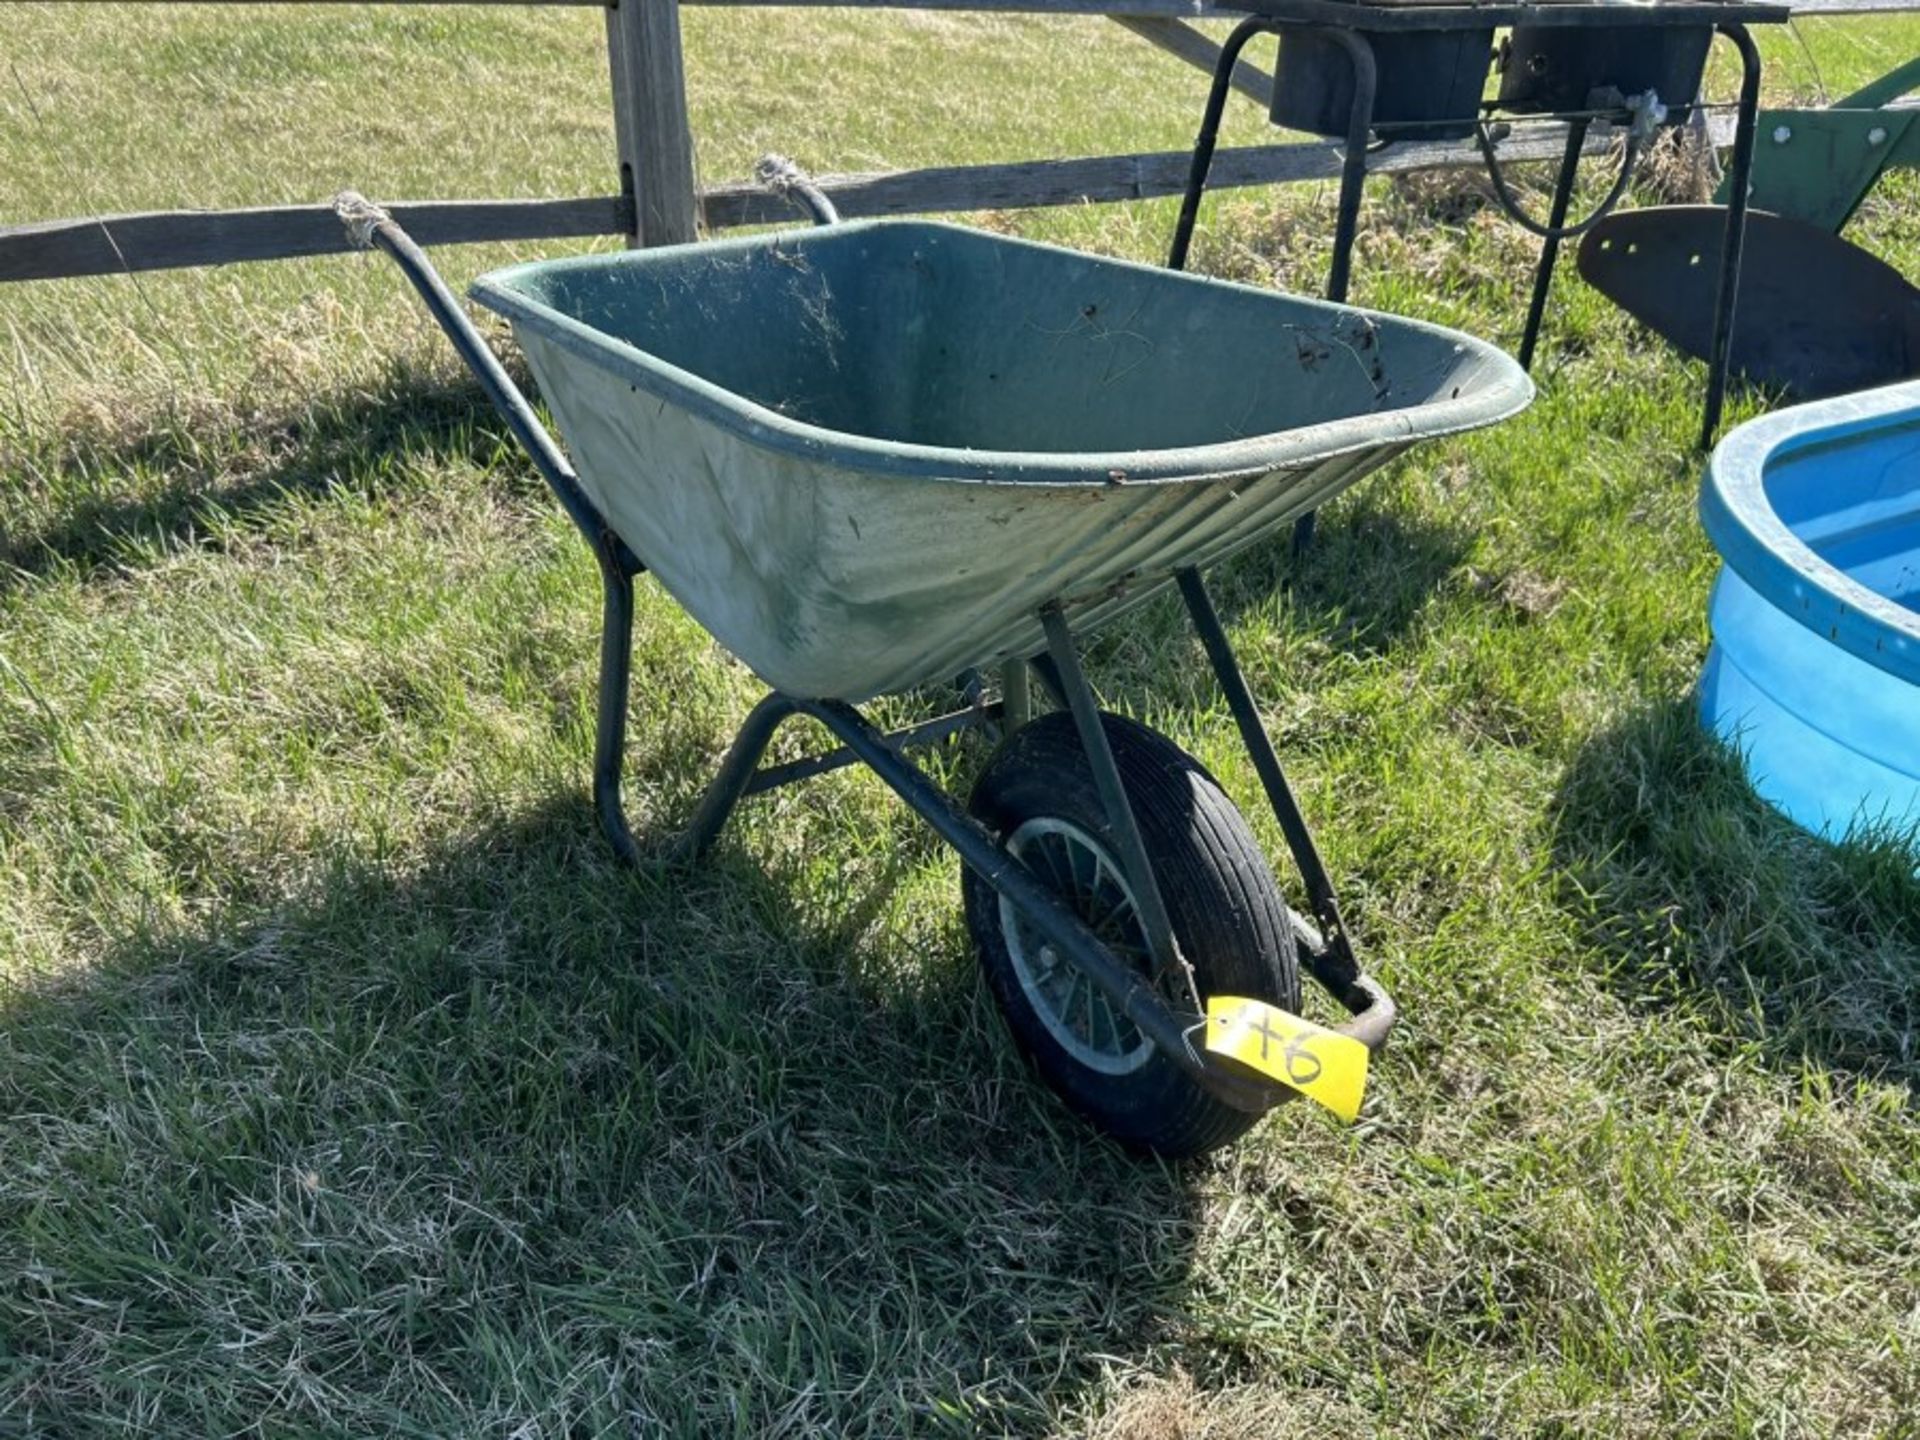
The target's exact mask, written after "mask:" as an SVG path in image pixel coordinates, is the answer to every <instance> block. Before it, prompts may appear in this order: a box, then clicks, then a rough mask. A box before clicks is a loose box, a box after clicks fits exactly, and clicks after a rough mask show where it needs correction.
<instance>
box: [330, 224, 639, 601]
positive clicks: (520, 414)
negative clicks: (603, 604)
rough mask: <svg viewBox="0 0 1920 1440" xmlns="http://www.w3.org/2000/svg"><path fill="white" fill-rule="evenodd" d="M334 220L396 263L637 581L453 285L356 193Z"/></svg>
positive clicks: (572, 513)
mask: <svg viewBox="0 0 1920 1440" xmlns="http://www.w3.org/2000/svg"><path fill="white" fill-rule="evenodd" d="M333 212H334V214H336V215H338V216H339V217H340V223H341V224H342V225H344V226H346V229H347V236H348V238H349V239H351V240H352V241H353V244H354V246H355V248H357V249H361V250H369V249H380V250H384V251H386V253H387V254H389V255H391V256H392V257H393V259H394V262H395V263H396V264H398V265H399V267H400V270H401V273H403V274H404V275H405V276H406V277H407V280H408V281H409V282H410V283H411V284H412V286H413V288H414V289H415V290H417V291H418V292H419V293H420V298H421V299H422V300H423V301H425V302H426V306H427V309H428V311H429V312H431V314H432V315H433V318H434V320H435V321H436V322H437V323H438V324H439V326H440V328H441V329H442V330H443V331H445V332H446V336H447V339H448V340H450V341H452V342H453V348H454V349H455V350H457V351H458V352H459V353H460V358H461V359H462V360H464V361H465V362H466V364H467V368H468V369H469V370H471V371H472V372H473V375H474V378H475V379H476V380H478V381H479V382H480V388H481V389H482V390H484V391H485V392H486V395H487V399H488V400H490V401H492V402H493V407H494V409H496V410H498V411H499V412H500V414H501V416H502V418H504V419H505V420H506V422H507V425H508V427H509V428H510V429H512V431H513V434H514V438H515V439H516V440H518V441H519V442H520V444H521V445H522V446H523V447H524V448H525V450H526V452H527V454H528V455H529V456H530V457H531V458H532V460H533V463H534V466H535V468H537V469H538V470H539V471H540V474H541V476H542V477H543V478H544V479H545V480H546V482H547V484H548V485H550V486H551V487H552V488H553V493H554V494H555V495H556V496H557V497H558V498H559V501H560V504H561V506H562V507H563V508H564V509H565V510H566V512H567V516H568V518H569V519H571V520H572V521H573V523H574V524H575V525H576V526H577V527H578V528H579V530H580V533H581V534H582V535H584V536H586V538H587V543H588V544H589V545H591V546H593V548H594V550H595V551H596V552H597V553H599V554H601V555H602V556H603V558H604V559H605V560H607V561H608V562H609V563H614V564H618V565H620V566H621V568H623V569H624V570H625V571H626V572H627V573H628V574H635V573H638V571H639V570H640V568H641V566H640V562H639V560H638V559H637V558H635V557H634V555H633V553H632V552H631V551H630V550H628V549H627V546H626V544H625V542H623V541H622V540H621V539H620V537H619V536H617V535H615V534H614V533H613V531H612V530H611V529H610V528H609V527H608V525H607V523H606V521H605V520H604V519H602V517H601V515H600V512H599V510H598V509H597V508H596V507H595V506H594V503H593V501H592V500H590V499H588V498H587V493H586V491H584V490H582V489H581V488H580V477H579V476H578V475H576V474H574V471H573V467H572V466H571V465H569V464H568V463H567V457H566V456H564V455H562V454H561V453H560V447H559V445H557V444H556V443H555V442H554V438H553V436H552V435H550V434H548V433H547V428H546V426H544V425H542V424H541V423H540V418H539V416H537V415H535V414H534V412H533V404H532V402H531V401H529V400H528V399H527V397H526V395H525V394H524V393H523V392H522V391H521V389H520V387H519V386H518V385H516V384H514V383H513V377H512V376H510V375H508V374H507V372H506V368H505V367H504V366H502V365H501V363H500V361H499V360H498V359H497V358H496V357H495V356H494V353H493V351H492V349H490V348H489V347H488V345H487V342H486V340H485V339H484V338H483V337H482V336H481V334H480V332H479V331H478V330H476V329H475V328H474V325H473V322H472V321H471V320H469V319H468V318H467V313H466V311H465V310H464V309H462V308H461V305H460V301H459V300H458V299H457V298H456V297H455V296H454V293H453V292H452V291H451V290H449V289H447V286H446V282H445V281H444V280H442V279H441V278H440V275H439V273H438V272H437V271H436V270H435V269H434V268H433V263H432V262H431V261H430V260H428V259H427V257H426V255H425V253H424V252H423V251H422V250H421V249H420V247H419V246H418V245H416V244H414V243H413V240H412V238H411V237H410V236H408V234H407V232H406V231H404V230H402V229H401V228H400V226H399V224H398V223H397V222H396V221H395V220H394V218H393V217H392V216H391V215H389V214H388V213H387V212H386V211H385V210H383V209H381V208H380V207H379V206H378V205H375V204H374V203H373V202H372V201H370V200H368V199H366V198H365V197H364V196H362V195H360V194H359V193H358V192H357V191H353V190H343V191H341V192H340V193H339V194H338V195H336V196H334V197H333Z"/></svg>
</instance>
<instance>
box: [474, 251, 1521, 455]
mask: <svg viewBox="0 0 1920 1440" xmlns="http://www.w3.org/2000/svg"><path fill="white" fill-rule="evenodd" d="M880 229H894V230H899V229H917V230H924V231H929V232H934V233H946V234H955V235H963V236H966V237H968V239H969V240H975V241H977V240H979V239H982V238H990V239H991V241H992V243H994V244H996V245H1009V246H1018V247H1020V248H1023V249H1028V250H1043V251H1048V252H1051V253H1054V254H1062V253H1065V254H1071V255H1074V256H1075V257H1076V258H1079V259H1082V260H1089V259H1095V260H1098V261H1099V262H1100V263H1101V264H1103V265H1111V266H1116V267H1119V268H1122V269H1128V270H1138V271H1144V272H1147V273H1150V274H1154V275H1160V276H1166V275H1179V276H1180V277H1181V279H1182V281H1183V282H1184V283H1189V284H1193V285H1206V286H1211V287H1214V288H1216V289H1224V290H1232V291H1236V292H1240V293H1243V294H1247V295H1258V296H1260V297H1262V298H1263V299H1273V298H1282V299H1285V300H1286V301H1288V302H1289V303H1290V304H1294V305H1298V306H1300V307H1302V308H1303V309H1305V310H1309V311H1318V312H1323V313H1324V314H1325V315H1326V316H1327V319H1328V320H1329V322H1332V321H1334V320H1336V319H1338V318H1341V317H1346V316H1356V315H1357V316H1364V317H1366V318H1367V319H1369V320H1373V321H1380V322H1385V323H1387V324H1389V325H1391V326H1393V327H1396V328H1401V329H1406V330H1412V331H1417V332H1420V333H1423V334H1426V335H1429V336H1432V337H1434V338H1436V339H1439V340H1443V341H1446V342H1450V343H1451V344H1453V345H1454V346H1455V347H1456V348H1457V349H1459V350H1462V351H1465V352H1467V353H1469V354H1471V355H1472V356H1474V357H1475V358H1476V359H1478V360H1479V361H1481V362H1482V363H1483V364H1485V365H1486V366H1488V367H1489V368H1488V371H1487V373H1486V374H1485V375H1484V376H1483V377H1482V383H1479V384H1476V385H1475V386H1474V387H1473V388H1472V389H1471V390H1470V391H1468V392H1467V393H1465V394H1461V395H1457V396H1450V397H1448V398H1446V399H1441V400H1429V401H1421V402H1418V403H1415V404H1412V405H1407V406H1404V407H1401V408H1398V409H1393V410H1384V411H1369V412H1367V413H1365V414H1361V415H1350V416H1345V417H1342V418H1340V419H1337V420H1326V421H1321V422H1320V423H1318V424H1313V425H1302V426H1296V427H1295V428H1293V429H1291V430H1277V431H1272V432H1269V433H1267V434H1264V435H1250V436H1246V437H1243V438H1241V439H1238V440H1226V441H1220V442H1218V443H1215V444H1210V445H1189V446H1181V447H1177V448H1172V449H1164V450H1113V451H1073V452H1066V451H1032V450H987V449H980V450H971V449H961V448H958V447H949V446H941V445H918V444H913V443H911V442H907V441H897V440H881V439H876V438H874V437H872V436H867V435H858V434H854V433H852V432H851V431H845V430H831V429H828V428H826V427H824V426H820V425H812V424H809V423H807V422H806V421H803V420H796V419H793V418H792V417H790V416H786V415H782V414H780V413H779V412H778V411H775V410H770V409H768V408H767V407H765V406H763V405H759V404H757V403H755V402H754V401H752V400H749V399H747V398H746V397H745V396H743V395H740V394H738V393H736V392H734V391H730V390H725V389H722V388H721V387H719V386H717V385H715V384H713V383H712V382H710V381H707V380H703V379H702V378H701V377H700V376H698V375H695V374H694V373H693V372H691V371H689V370H683V369H681V368H680V367H679V366H677V365H670V364H668V363H666V362H665V361H663V360H660V359H658V358H657V357H655V356H652V355H649V354H647V353H646V352H645V351H644V350H641V349H639V348H637V347H636V346H634V345H631V344H628V343H627V342H626V341H624V340H620V339H618V338H617V337H615V336H612V335H609V334H607V333H606V332H605V331H603V330H596V329H594V328H593V327H591V326H589V325H585V324H582V323H581V322H580V321H578V320H575V319H573V318H572V317H570V316H568V315H564V314H562V313H561V312H560V311H558V310H555V309H554V308H552V307H551V306H549V305H545V304H543V303H541V302H539V301H537V300H531V299H529V298H528V297H527V296H525V295H523V294H521V293H519V292H518V291H516V290H515V289H513V288H512V286H513V285H514V283H515V282H516V281H518V280H519V279H520V278H521V277H523V276H527V275H531V274H535V273H539V274H553V273H555V272H556V271H558V272H565V271H567V270H585V269H596V268H601V267H604V266H606V265H608V264H622V263H631V264H635V265H644V264H646V263H647V262H648V257H650V256H658V255H665V254H668V253H670V252H673V251H679V250H685V249H690V248H694V246H693V245H689V246H680V245H674V246H661V247H658V248H657V249H654V250H648V251H635V252H630V253H628V254H620V255H606V254H599V255H579V256H572V257H569V258H566V259H561V260H532V261H525V262H523V263H521V264H518V265H512V266H508V267H506V268H505V269H501V270H495V271H491V272H489V273H487V274H485V275H482V276H480V277H479V278H478V279H476V280H475V281H474V282H473V284H472V286H471V287H470V288H469V291H468V293H469V295H471V297H472V298H473V299H474V300H475V301H476V302H477V303H479V304H481V305H484V306H486V307H487V308H488V309H489V310H492V311H494V312H495V313H496V314H499V315H502V316H505V317H506V318H507V319H509V320H511V321H512V322H513V323H514V324H515V325H516V326H524V327H526V329H527V330H528V331H530V332H531V333H532V334H534V335H536V336H540V337H542V338H544V339H547V340H550V341H552V342H553V343H554V344H556V345H559V346H560V347H562V348H563V349H566V350H569V351H572V352H573V353H575V354H577V355H580V356H581V357H582V358H585V359H591V360H593V361H595V362H596V363H598V364H601V365H604V366H606V367H608V368H610V369H611V370H612V371H613V372H614V373H616V374H617V375H619V376H620V377H621V378H623V379H625V380H626V381H627V382H628V383H629V384H632V385H637V386H640V387H642V388H643V389H645V390H647V391H648V392H649V393H651V394H654V395H659V396H662V397H665V398H669V399H672V400H673V401H675V402H676V403H677V404H680V405H682V406H684V407H685V408H687V409H688V410H691V411H693V412H694V413H696V414H698V415H700V416H702V417H703V418H705V419H708V420H711V421H713V422H715V423H716V424H719V425H721V426H723V427H724V428H726V429H728V430H732V431H734V432H735V433H737V434H740V435H742V436H744V437H745V438H747V439H749V440H752V441H754V442H755V443H757V444H760V445H763V446H766V447H767V448H769V449H773V450H779V451H784V452H786V453H788V454H792V455H796V456H800V457H802V458H805V459H808V460H812V461H815V462H820V463H825V464H830V465H837V466H841V467H843V468H846V469H850V470H862V471H869V472H883V473H885V474H888V475H892V476H900V477H910V478H915V479H924V480H939V481H945V482H949V483H959V484H993V483H1006V482H1009V481H1018V482H1021V483H1023V484H1042V485H1064V486H1091V487H1104V486H1108V485H1111V484H1112V483H1113V482H1114V480H1115V479H1116V477H1122V478H1124V479H1125V481H1126V482H1127V483H1129V484H1145V485H1151V484H1183V483H1192V482H1195V481H1218V480H1233V479H1239V478H1253V477H1256V476H1260V475H1265V474H1268V473H1270V472H1272V471H1274V470H1280V469H1285V468H1287V467H1289V466H1294V465H1300V464H1305V463H1310V462H1314V461H1319V460H1324V459H1328V458H1331V457H1333V456H1336V455H1342V454H1347V453H1350V452H1353V451H1356V450H1367V449H1374V448H1378V447H1380V446H1394V445H1407V444H1412V443H1414V442H1415V441H1421V440H1430V439H1435V438H1438V437H1440V436H1444V435H1455V434H1460V433H1463V432H1465V431H1469V430H1478V429H1482V428H1484V427H1486V426H1489V425H1493V424H1496V423H1497V422H1499V421H1501V420H1505V419H1508V418H1510V417H1511V416H1514V415H1517V414H1519V413H1520V412H1521V411H1522V410H1524V409H1526V408H1527V406H1528V405H1530V404H1531V403H1532V402H1533V396H1534V386H1533V381H1532V379H1531V378H1529V376H1528V375H1527V373H1526V371H1524V370H1522V369H1521V368H1520V365H1519V362H1518V361H1516V360H1514V358H1513V357H1512V356H1510V355H1508V354H1507V353H1506V352H1505V351H1504V350H1502V349H1500V348H1499V347H1498V346H1497V345H1493V344H1491V343H1489V342H1488V341H1485V340H1480V339H1476V338H1475V337H1474V336H1471V335H1467V334H1464V333H1463V332H1461V331H1458V330H1453V329H1449V328H1448V327H1446V326H1444V325H1434V324H1430V323H1429V322H1427V321H1424V320H1413V319H1409V318H1407V317H1406V316H1403V315H1391V314H1387V313H1385V312H1383V311H1378V310H1367V309H1363V308H1362V307H1360V306H1357V305H1344V304H1335V303H1333V302H1332V301H1327V300H1316V299H1311V298H1308V297H1305V296H1300V295H1292V294H1286V293H1284V292H1280V291H1275V290H1266V289H1262V288H1260V287H1258V286H1254V285H1242V284H1239V283H1237V282H1234V281H1230V280H1217V279H1214V278H1212V277H1211V276H1204V275H1193V274H1190V273H1188V272H1186V271H1170V270H1167V269H1165V268H1163V267H1161V266H1157V265H1144V264H1141V263H1139V262H1138V261H1133V260H1120V259H1113V258H1110V257H1107V256H1090V255H1086V254H1083V253H1082V252H1080V251H1072V250H1065V249H1064V248H1063V247H1061V246H1058V245H1046V244H1042V243H1040V242H1038V241H1033V240H1022V239H1018V238H1015V237H1012V236H1006V235H998V234H991V235H990V234H989V232H984V231H980V230H976V229H974V228H972V227H970V226H966V225H954V224H948V223H944V222H940V221H925V220H851V221H843V222H840V223H838V224H835V225H831V226H823V227H816V228H814V229H807V230H793V231H778V232H775V233H773V234H761V235H753V236H744V237H734V238H730V239H726V240H706V241H697V242H694V245H697V246H698V248H700V249H701V250H703V251H706V252H710V253H713V254H716V255H725V254H728V253H731V252H735V251H745V250H758V249H763V248H765V247H766V246H768V245H769V244H777V243H779V242H780V241H782V240H805V239H811V238H815V237H830V236H851V235H856V234H859V233H862V232H865V231H872V230H880ZM816 243H817V240H816Z"/></svg>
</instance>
